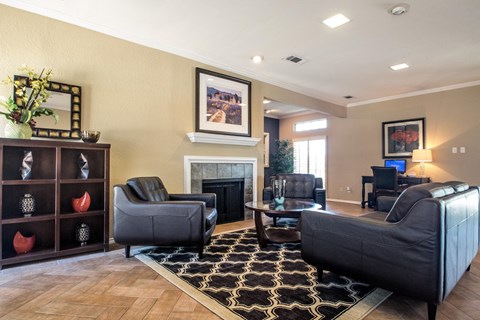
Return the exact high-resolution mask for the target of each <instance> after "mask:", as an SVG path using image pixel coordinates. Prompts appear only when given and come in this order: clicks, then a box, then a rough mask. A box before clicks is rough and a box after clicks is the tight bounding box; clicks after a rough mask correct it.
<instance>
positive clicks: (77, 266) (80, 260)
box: [0, 202, 480, 320]
mask: <svg viewBox="0 0 480 320" xmlns="http://www.w3.org/2000/svg"><path fill="white" fill-rule="evenodd" d="M327 208H328V209H329V210H331V211H335V212H343V213H348V214H354V215H359V214H363V213H366V212H367V211H368V210H369V209H361V208H360V206H358V205H351V204H341V203H333V202H330V203H329V204H328V207H327ZM248 226H253V222H252V220H248V221H242V222H236V223H230V224H226V225H220V226H218V227H217V229H216V232H223V231H228V230H234V229H239V228H242V227H248ZM479 259H480V258H477V259H476V260H475V262H474V264H473V265H472V268H471V271H470V272H468V273H466V274H465V275H464V277H463V278H462V279H461V281H460V282H459V283H458V284H457V286H456V288H455V290H454V291H453V292H452V293H451V294H450V296H449V297H448V298H447V300H446V301H445V302H444V303H443V304H442V305H441V306H440V307H439V309H438V312H437V319H438V320H447V319H449V320H453V319H455V320H457V319H458V320H471V319H480V260H479ZM426 315H427V313H426V304H425V303H422V302H419V301H415V300H412V299H408V298H405V297H402V296H399V295H395V294H394V295H392V296H391V297H390V298H388V299H387V300H386V301H385V302H384V303H383V304H382V305H380V306H379V307H378V308H377V309H375V310H374V311H373V312H372V313H371V314H370V315H369V316H368V317H367V318H366V319H367V320H379V319H382V320H399V319H402V320H407V319H408V320H412V319H426V318H427V316H426ZM0 319H2V320H6V319H18V320H20V319H21V320H25V319H29V320H43V319H72V320H73V319H79V320H80V319H85V320H86V319H90V320H91V319H148V320H149V319H156V320H162V319H168V320H180V319H201V320H202V319H205V320H206V319H218V317H217V316H215V315H214V314H213V313H212V312H210V311H209V310H207V309H206V308H205V307H203V306H202V305H201V304H199V303H197V302H196V301H195V300H193V299H192V298H190V297H189V296H187V295H186V294H185V293H183V292H182V291H180V290H178V289H177V288H176V287H175V286H173V285H172V284H170V283H169V282H168V281H166V280H165V279H163V278H162V277H161V276H159V275H158V274H157V273H156V272H154V271H152V270H151V269H150V268H149V267H147V266H146V265H144V264H143V263H141V262H140V261H138V260H137V259H135V258H132V259H126V258H124V256H123V250H113V251H110V252H108V253H106V254H105V253H98V254H94V255H88V256H80V257H75V258H71V259H62V260H58V261H49V262H44V263H38V264H33V265H27V266H17V267H13V268H9V269H5V270H2V271H1V272H0Z"/></svg>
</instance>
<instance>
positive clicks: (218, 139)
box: [187, 132, 261, 147]
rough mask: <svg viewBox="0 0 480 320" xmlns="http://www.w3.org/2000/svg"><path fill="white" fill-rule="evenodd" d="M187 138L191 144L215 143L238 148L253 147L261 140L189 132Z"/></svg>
mask: <svg viewBox="0 0 480 320" xmlns="http://www.w3.org/2000/svg"><path fill="white" fill-rule="evenodd" d="M187 136H188V138H189V139H190V141H191V142H192V143H195V142H199V143H215V144H232V145H238V146H250V147H253V146H255V145H257V143H258V142H259V141H260V140H261V138H250V137H241V136H230V135H223V134H212V133H204V132H189V133H187Z"/></svg>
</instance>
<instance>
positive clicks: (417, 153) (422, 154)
mask: <svg viewBox="0 0 480 320" xmlns="http://www.w3.org/2000/svg"><path fill="white" fill-rule="evenodd" d="M412 162H420V176H421V177H423V176H425V162H432V150H431V149H415V150H413V153H412Z"/></svg>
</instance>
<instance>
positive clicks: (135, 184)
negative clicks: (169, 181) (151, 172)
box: [127, 177, 169, 201]
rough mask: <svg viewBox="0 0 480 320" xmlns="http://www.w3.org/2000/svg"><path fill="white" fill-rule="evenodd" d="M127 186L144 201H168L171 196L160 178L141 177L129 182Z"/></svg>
mask: <svg viewBox="0 0 480 320" xmlns="http://www.w3.org/2000/svg"><path fill="white" fill-rule="evenodd" d="M127 185H128V186H129V187H130V188H131V189H132V190H133V192H134V193H135V194H136V195H137V197H139V198H140V199H142V200H143V201H167V200H169V195H168V192H167V189H165V186H164V185H163V182H162V180H160V178H158V177H139V178H131V179H128V180H127Z"/></svg>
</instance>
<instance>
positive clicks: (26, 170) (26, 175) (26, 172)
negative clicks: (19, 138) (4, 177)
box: [20, 151, 33, 180]
mask: <svg viewBox="0 0 480 320" xmlns="http://www.w3.org/2000/svg"><path fill="white" fill-rule="evenodd" d="M32 164H33V152H32V151H24V152H23V159H22V166H21V167H20V172H21V175H22V180H29V179H30V178H31V177H32Z"/></svg>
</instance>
